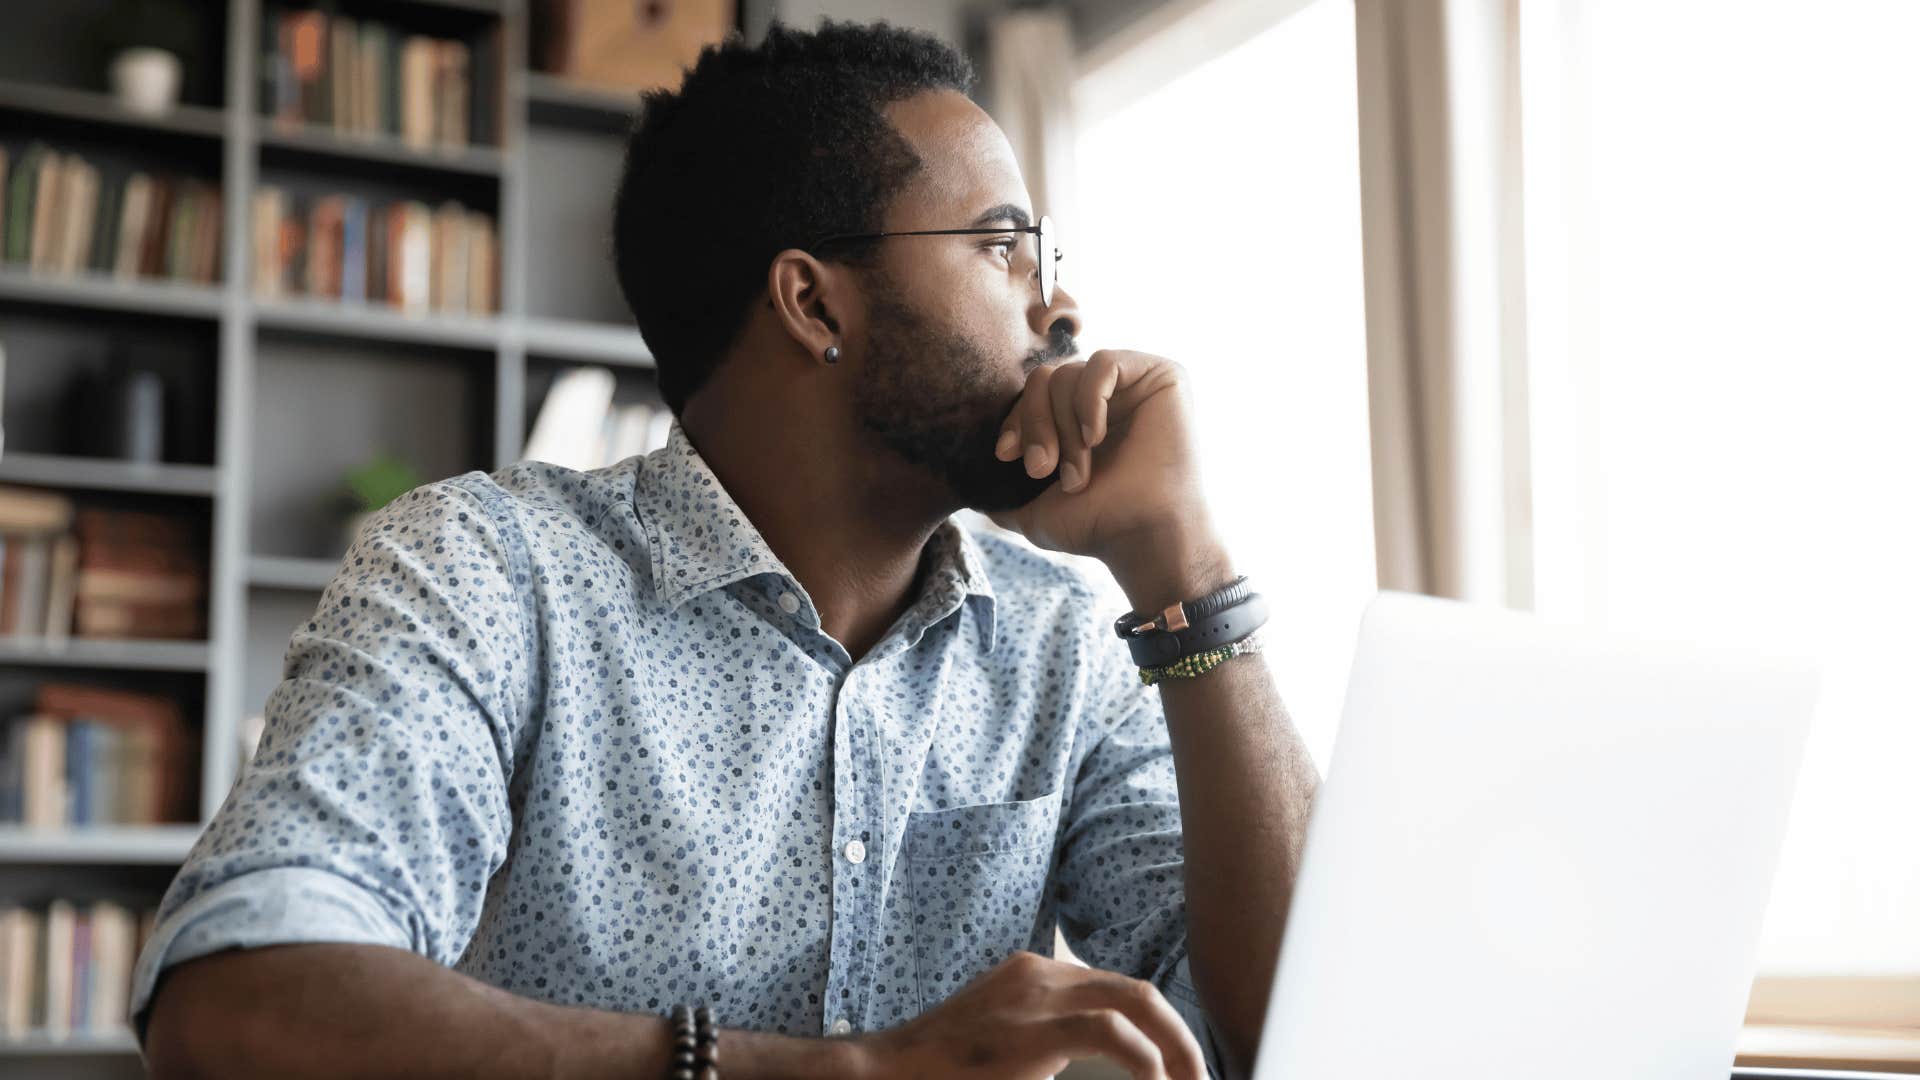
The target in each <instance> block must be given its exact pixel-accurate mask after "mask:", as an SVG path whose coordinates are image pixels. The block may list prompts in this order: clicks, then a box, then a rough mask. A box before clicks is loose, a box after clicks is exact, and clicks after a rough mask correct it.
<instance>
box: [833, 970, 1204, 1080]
mask: <svg viewBox="0 0 1920 1080" xmlns="http://www.w3.org/2000/svg"><path fill="white" fill-rule="evenodd" d="M854 1042H855V1043H857V1044H859V1045H860V1046H861V1048H862V1049H863V1050H864V1051H865V1067H864V1068H863V1069H862V1070H861V1072H862V1075H863V1076H867V1077H875V1078H878V1077H902V1078H914V1080H1046V1078H1048V1077H1051V1076H1052V1075H1053V1074H1055V1073H1057V1072H1059V1071H1060V1070H1061V1069H1064V1068H1066V1067H1067V1063H1068V1062H1069V1061H1072V1060H1073V1059H1075V1058H1085V1057H1096V1056H1098V1057H1105V1058H1109V1059H1111V1060H1112V1061H1114V1062H1116V1063H1117V1064H1119V1065H1120V1066H1122V1067H1123V1068H1125V1069H1126V1070H1127V1071H1128V1073H1129V1074H1130V1075H1131V1076H1132V1077H1133V1080H1206V1075H1207V1069H1206V1061H1205V1059H1204V1058H1203V1057H1202V1056H1201V1053H1200V1044H1199V1043H1198V1042H1196V1041H1194V1038H1193V1033H1192V1032H1191V1031H1188V1030H1187V1025H1186V1024H1185V1023H1184V1022H1183V1021H1181V1019H1180V1014H1178V1013H1176V1012H1174V1011H1173V1006H1171V1005H1169V1004H1167V1000H1166V998H1164V997H1162V996H1161V995H1160V991H1159V989H1158V988H1156V987H1155V986H1154V985H1153V984H1152V983H1149V982H1144V981H1142V980H1139V979H1130V978H1128V977H1126V976H1125V975H1119V974H1116V973H1114V972H1111V971H1100V970H1098V969H1093V968H1084V967H1081V966H1079V965H1078V964H1070V963H1067V962H1066V961H1063V960H1051V959H1048V958H1047V957H1044V956H1040V955H1039V954H1037V953H1031V952H1026V951H1024V950H1022V951H1019V952H1015V953H1014V954H1013V955H1011V956H1009V957H1007V958H1006V959H1005V960H1002V961H1001V962H1000V963H999V964H997V965H995V966H994V967H993V968H992V969H991V970H989V971H987V972H985V973H983V974H982V975H980V976H979V977H978V978H976V979H974V980H973V981H972V982H970V983H968V984H967V985H965V986H963V987H961V988H960V989H959V990H958V991H956V992H955V993H954V995H953V996H952V997H950V998H948V999H947V1000H945V1001H943V1002H941V1003H940V1004H939V1005H937V1006H935V1007H933V1008H931V1009H928V1010H927V1011H926V1012H924V1013H922V1014H920V1015H919V1016H916V1017H914V1018H913V1019H912V1020H909V1021H907V1022H906V1023H904V1024H901V1025H900V1026H898V1027H894V1028H888V1029H887V1030H885V1031H879V1032H875V1033H873V1034H871V1035H863V1036H860V1037H859V1038H857V1039H855V1040H854Z"/></svg>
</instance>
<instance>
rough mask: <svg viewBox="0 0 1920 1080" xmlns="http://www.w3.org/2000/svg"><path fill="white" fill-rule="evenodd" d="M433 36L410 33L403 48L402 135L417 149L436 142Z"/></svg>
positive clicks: (423, 148)
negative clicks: (434, 135)
mask: <svg viewBox="0 0 1920 1080" xmlns="http://www.w3.org/2000/svg"><path fill="white" fill-rule="evenodd" d="M434 60H435V49H434V39H432V38H430V37H426V36H424V35H421V34H413V35H409V36H408V38H407V40H406V44H405V45H403V46H401V50H400V81H401V90H400V103H401V104H400V137H401V138H402V139H403V140H404V141H405V142H406V144H407V145H408V146H411V147H413V148H414V149H416V150H426V149H428V148H430V147H431V146H432V145H433V134H434V123H433V119H434V108H433V90H434V67H435V65H434Z"/></svg>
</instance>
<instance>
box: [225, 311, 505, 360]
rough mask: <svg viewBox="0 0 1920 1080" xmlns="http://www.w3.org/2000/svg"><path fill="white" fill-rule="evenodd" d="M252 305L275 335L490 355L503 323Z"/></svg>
mask: <svg viewBox="0 0 1920 1080" xmlns="http://www.w3.org/2000/svg"><path fill="white" fill-rule="evenodd" d="M250 303H251V304H252V306H253V311H254V317H255V319H256V321H258V322H259V324H260V326H261V327H263V328H266V329H270V330H287V331H294V332H297V333H303V334H313V335H318V336H322V337H336V338H362V339H365V340H369V341H388V342H395V343H401V344H421V345H445V346H449V347H453V348H470V349H488V350H491V349H493V348H494V347H495V346H496V345H497V344H498V343H499V340H500V320H499V319H498V318H496V317H495V316H492V315H437V314H436V315H408V314H406V313H404V312H402V311H399V310H397V309H395V308H391V307H385V306H382V305H379V304H367V303H357V302H352V301H339V300H253V301H250Z"/></svg>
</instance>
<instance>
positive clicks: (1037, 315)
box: [1031, 281, 1081, 342]
mask: <svg viewBox="0 0 1920 1080" xmlns="http://www.w3.org/2000/svg"><path fill="white" fill-rule="evenodd" d="M1080 321H1081V320H1080V305H1078V304H1076V303H1074V300H1073V294H1072V293H1070V292H1068V291H1067V290H1065V289H1063V288H1061V287H1060V283H1059V282H1058V281H1056V282H1054V283H1053V303H1051V304H1042V303H1040V290H1039V287H1038V283H1036V284H1035V288H1034V292H1033V315H1032V319H1031V325H1032V326H1033V332H1034V333H1036V334H1039V335H1040V336H1041V337H1043V338H1045V339H1047V341H1048V342H1052V341H1053V339H1054V338H1055V336H1057V335H1058V334H1060V333H1061V331H1060V330H1058V329H1055V328H1056V327H1058V326H1059V325H1060V324H1062V323H1065V324H1066V330H1065V332H1066V333H1068V334H1071V335H1073V336H1074V337H1079V336H1080Z"/></svg>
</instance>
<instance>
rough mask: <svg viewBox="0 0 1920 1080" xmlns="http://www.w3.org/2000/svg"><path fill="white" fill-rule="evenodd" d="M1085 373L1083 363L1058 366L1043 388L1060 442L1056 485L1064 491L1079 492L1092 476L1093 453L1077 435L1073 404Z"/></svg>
mask: <svg viewBox="0 0 1920 1080" xmlns="http://www.w3.org/2000/svg"><path fill="white" fill-rule="evenodd" d="M1087 371H1088V369H1087V366H1086V365H1085V364H1062V365H1060V368H1059V370H1057V371H1055V372H1054V375H1053V379H1052V380H1051V381H1050V382H1049V383H1048V386H1047V391H1048V396H1049V397H1050V398H1052V400H1053V417H1052V419H1053V430H1054V434H1055V436H1056V437H1057V438H1058V439H1059V443H1060V486H1061V487H1062V488H1063V489H1065V490H1067V491H1079V490H1080V489H1081V488H1084V487H1086V486H1087V481H1088V480H1090V479H1092V477H1093V452H1092V451H1091V450H1088V449H1087V437H1086V436H1085V435H1084V434H1082V433H1081V430H1080V424H1081V419H1080V413H1079V407H1078V404H1077V402H1078V401H1079V399H1080V396H1081V394H1080V387H1081V385H1082V384H1084V383H1085V382H1086V381H1087V379H1086V376H1087Z"/></svg>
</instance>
